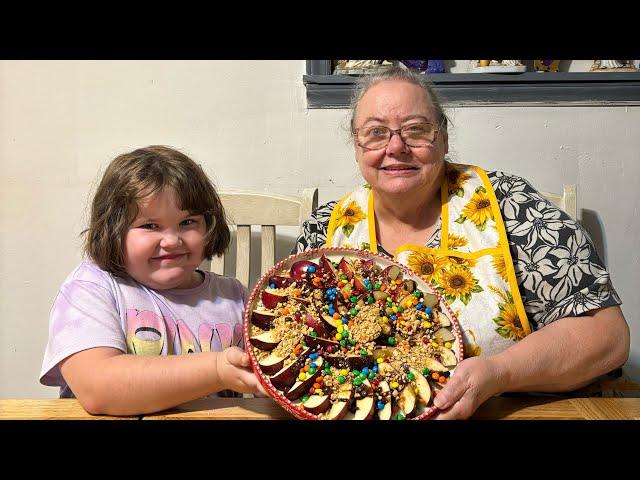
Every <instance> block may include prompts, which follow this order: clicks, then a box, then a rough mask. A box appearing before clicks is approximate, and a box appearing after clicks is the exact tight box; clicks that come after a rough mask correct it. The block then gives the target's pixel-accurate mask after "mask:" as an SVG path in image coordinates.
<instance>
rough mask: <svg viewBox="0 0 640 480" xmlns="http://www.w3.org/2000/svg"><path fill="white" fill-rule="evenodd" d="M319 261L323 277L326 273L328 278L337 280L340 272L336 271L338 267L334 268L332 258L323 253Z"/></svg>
mask: <svg viewBox="0 0 640 480" xmlns="http://www.w3.org/2000/svg"><path fill="white" fill-rule="evenodd" d="M319 263H320V273H321V274H322V275H323V277H324V276H325V275H326V277H325V279H326V280H335V279H336V275H337V274H338V272H336V269H335V268H334V266H333V263H331V260H329V259H328V258H327V257H326V255H324V254H322V256H321V257H320V260H319Z"/></svg>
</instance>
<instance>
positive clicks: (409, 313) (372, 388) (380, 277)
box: [244, 248, 464, 420]
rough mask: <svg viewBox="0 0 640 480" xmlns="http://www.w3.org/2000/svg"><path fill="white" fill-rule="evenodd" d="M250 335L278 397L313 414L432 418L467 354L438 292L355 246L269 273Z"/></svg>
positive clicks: (255, 360)
mask: <svg viewBox="0 0 640 480" xmlns="http://www.w3.org/2000/svg"><path fill="white" fill-rule="evenodd" d="M244 338H245V345H246V348H247V351H248V353H249V357H250V359H251V365H252V368H253V370H254V371H255V373H256V375H258V378H259V379H260V382H261V383H262V384H263V386H264V387H265V389H266V391H267V392H268V393H269V395H271V397H273V398H274V399H275V401H276V402H277V403H278V404H279V405H281V406H282V407H283V408H284V409H285V410H287V411H288V412H289V413H291V414H292V415H293V416H295V417H296V418H300V419H309V420H320V419H322V420H325V419H326V420H340V419H353V420H369V419H375V420H401V419H405V418H406V419H416V420H418V419H426V418H428V417H430V416H432V415H433V414H434V413H435V411H436V408H435V407H434V406H433V398H434V396H435V395H437V392H438V391H439V390H440V389H441V388H442V387H443V385H445V384H446V382H447V381H448V379H449V378H450V376H451V375H452V374H453V373H454V370H455V367H456V365H457V364H458V363H459V362H460V361H462V359H463V358H464V353H463V343H462V334H461V330H460V327H459V325H458V321H457V319H456V318H455V316H454V314H453V313H452V311H451V309H450V308H449V306H448V305H447V303H446V302H445V301H444V299H443V298H442V296H441V295H440V294H439V293H438V292H436V291H435V290H433V289H432V288H431V287H430V286H429V285H428V284H427V283H426V282H425V281H424V280H423V279H422V278H420V277H419V276H418V275H416V274H415V273H414V272H412V271H411V270H410V269H408V268H407V267H405V266H403V265H401V264H399V263H397V262H395V261H393V260H391V259H389V258H387V257H384V256H382V255H378V254H375V253H371V252H368V251H364V250H356V249H351V248H320V249H314V250H308V251H306V252H303V253H300V254H298V255H292V256H290V257H288V258H286V259H284V260H283V261H281V262H279V263H278V264H276V265H275V266H274V267H272V268H271V269H270V270H269V271H268V272H266V273H265V274H264V275H263V276H262V278H261V279H260V280H259V282H258V283H257V284H256V286H255V288H254V289H253V291H252V292H251V296H250V298H249V300H248V302H247V306H246V309H245V314H244Z"/></svg>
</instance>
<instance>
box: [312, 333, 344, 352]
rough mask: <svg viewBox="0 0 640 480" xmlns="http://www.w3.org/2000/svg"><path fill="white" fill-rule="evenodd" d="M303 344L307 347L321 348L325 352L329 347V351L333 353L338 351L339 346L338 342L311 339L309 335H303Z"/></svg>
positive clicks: (325, 339) (319, 338)
mask: <svg viewBox="0 0 640 480" xmlns="http://www.w3.org/2000/svg"><path fill="white" fill-rule="evenodd" d="M304 343H305V344H306V345H308V346H309V347H313V348H322V349H323V350H325V351H328V350H327V348H328V347H331V350H332V351H334V352H335V351H337V350H340V344H339V343H338V342H334V341H333V340H329V339H328V338H321V337H312V336H311V335H305V336H304Z"/></svg>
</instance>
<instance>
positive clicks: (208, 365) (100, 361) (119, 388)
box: [60, 347, 265, 415]
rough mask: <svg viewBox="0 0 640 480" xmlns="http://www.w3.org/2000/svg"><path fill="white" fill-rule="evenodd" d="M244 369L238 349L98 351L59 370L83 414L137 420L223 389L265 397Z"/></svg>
mask: <svg viewBox="0 0 640 480" xmlns="http://www.w3.org/2000/svg"><path fill="white" fill-rule="evenodd" d="M248 366H249V356H248V355H247V354H246V353H245V352H243V351H242V350H241V349H240V348H238V347H230V348H227V349H226V350H224V351H222V352H201V353H192V354H188V355H168V356H139V355H129V354H124V353H122V352H121V351H120V350H117V349H114V348H109V347H98V348H90V349H88V350H83V351H81V352H78V353H75V354H73V355H71V356H69V357H67V358H66V359H65V360H64V361H63V362H62V363H61V365H60V370H61V372H62V375H63V377H64V379H65V381H66V382H67V384H68V385H69V387H70V388H71V390H72V391H73V393H74V394H75V396H76V398H77V399H78V401H79V402H80V404H81V405H82V407H83V408H84V409H85V410H86V411H87V412H89V413H92V414H107V415H137V414H145V413H151V412H157V411H159V410H164V409H167V408H170V407H174V406H176V405H179V404H181V403H184V402H187V401H190V400H194V399H196V398H200V397H203V396H206V395H209V394H211V393H214V392H217V391H220V390H224V389H232V390H235V391H237V392H241V393H262V394H264V393H265V392H264V390H263V389H262V386H261V385H260V383H259V381H258V379H257V377H256V376H255V375H254V374H253V372H252V371H251V370H250V369H249V368H247V367H248Z"/></svg>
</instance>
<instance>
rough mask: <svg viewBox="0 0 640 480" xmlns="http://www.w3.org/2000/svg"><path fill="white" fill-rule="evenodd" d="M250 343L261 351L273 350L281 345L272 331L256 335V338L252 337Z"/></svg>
mask: <svg viewBox="0 0 640 480" xmlns="http://www.w3.org/2000/svg"><path fill="white" fill-rule="evenodd" d="M249 341H250V342H251V345H253V346H254V347H256V348H259V349H260V350H273V349H274V348H276V347H277V346H278V344H279V343H280V340H276V339H275V338H274V337H273V332H272V331H271V330H269V331H268V332H264V333H261V334H260V335H256V336H255V337H250V338H249Z"/></svg>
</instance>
